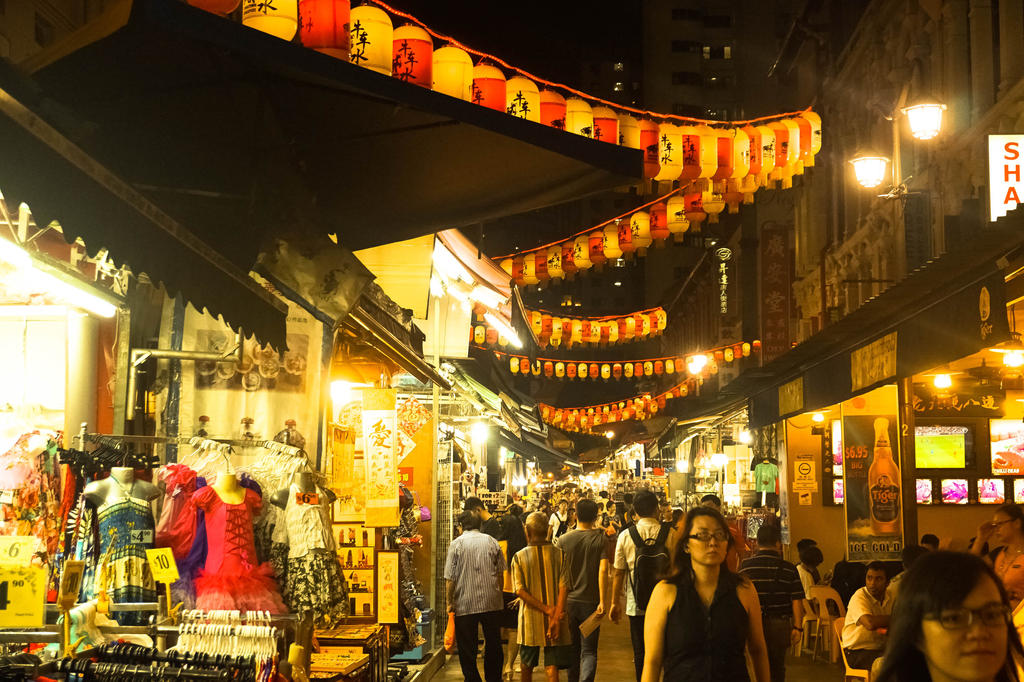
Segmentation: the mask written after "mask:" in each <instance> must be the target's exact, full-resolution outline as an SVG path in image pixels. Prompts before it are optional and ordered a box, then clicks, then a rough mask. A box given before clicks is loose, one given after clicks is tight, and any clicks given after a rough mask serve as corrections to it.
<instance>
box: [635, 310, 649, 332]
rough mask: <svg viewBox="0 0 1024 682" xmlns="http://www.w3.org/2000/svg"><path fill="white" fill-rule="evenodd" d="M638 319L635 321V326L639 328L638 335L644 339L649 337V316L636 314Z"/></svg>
mask: <svg viewBox="0 0 1024 682" xmlns="http://www.w3.org/2000/svg"><path fill="white" fill-rule="evenodd" d="M637 316H638V317H639V319H638V320H637V321H636V323H637V326H638V327H640V334H641V335H642V336H644V337H647V336H650V335H651V316H650V315H644V314H643V313H637Z"/></svg>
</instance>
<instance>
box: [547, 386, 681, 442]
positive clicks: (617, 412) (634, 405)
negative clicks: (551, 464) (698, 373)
mask: <svg viewBox="0 0 1024 682" xmlns="http://www.w3.org/2000/svg"><path fill="white" fill-rule="evenodd" d="M695 384H696V380H694V379H688V380H686V381H683V382H680V383H678V384H676V385H675V386H673V387H671V388H669V389H668V390H667V391H664V392H662V393H658V394H653V395H652V394H651V393H643V394H640V395H637V396H634V397H633V398H627V399H625V400H619V401H614V402H610V403H601V404H599V405H586V406H582V407H555V406H553V405H547V404H545V403H541V404H540V405H539V407H540V417H541V419H542V420H543V421H544V423H545V424H550V425H551V426H554V427H556V428H559V429H562V430H563V431H575V432H579V431H587V430H588V429H590V428H591V427H593V426H600V425H602V424H613V423H615V422H624V421H630V420H634V419H637V420H644V419H647V418H648V417H653V416H654V415H656V414H658V413H659V412H661V411H662V410H664V409H665V407H666V405H667V403H668V401H669V400H673V399H675V398H685V397H686V396H688V395H689V394H690V393H691V392H692V391H694V390H696V389H695Z"/></svg>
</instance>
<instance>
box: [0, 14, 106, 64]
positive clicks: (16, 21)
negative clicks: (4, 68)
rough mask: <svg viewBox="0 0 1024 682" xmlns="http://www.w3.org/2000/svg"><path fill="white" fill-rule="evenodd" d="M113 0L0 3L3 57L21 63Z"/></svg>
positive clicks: (1, 55)
mask: <svg viewBox="0 0 1024 682" xmlns="http://www.w3.org/2000/svg"><path fill="white" fill-rule="evenodd" d="M109 4H111V0H106V2H104V0H0V57H3V58H5V59H9V60H11V61H12V62H15V63H17V62H20V61H22V60H23V59H26V58H28V57H31V56H32V55H34V54H36V53H37V52H39V51H40V50H43V49H45V48H47V47H49V46H50V45H52V44H53V43H54V42H56V41H57V40H59V39H60V38H62V37H64V36H65V35H67V34H69V33H71V32H72V31H74V30H75V29H77V28H78V27H79V26H81V25H82V24H84V23H85V22H86V21H88V20H90V19H93V18H95V17H96V16H98V15H99V14H100V13H102V12H103V9H104V5H109Z"/></svg>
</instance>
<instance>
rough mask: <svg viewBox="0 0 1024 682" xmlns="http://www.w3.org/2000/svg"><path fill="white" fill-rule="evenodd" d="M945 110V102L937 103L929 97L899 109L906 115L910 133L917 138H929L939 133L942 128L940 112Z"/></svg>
mask: <svg viewBox="0 0 1024 682" xmlns="http://www.w3.org/2000/svg"><path fill="white" fill-rule="evenodd" d="M945 110H946V105H945V104H939V103H938V102H936V101H934V100H933V99H930V98H925V99H923V100H921V101H920V102H918V103H917V104H913V105H911V106H909V107H903V108H902V109H900V111H901V112H902V113H903V115H904V116H906V117H907V123H908V124H909V125H910V134H911V135H913V136H914V137H916V138H917V139H919V140H930V139H932V138H933V137H935V136H936V135H938V134H939V131H940V130H942V112H943V111H945Z"/></svg>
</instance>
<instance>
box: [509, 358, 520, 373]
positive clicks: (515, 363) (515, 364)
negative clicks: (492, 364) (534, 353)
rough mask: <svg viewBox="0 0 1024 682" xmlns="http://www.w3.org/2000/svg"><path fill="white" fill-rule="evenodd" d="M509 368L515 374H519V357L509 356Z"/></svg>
mask: <svg viewBox="0 0 1024 682" xmlns="http://www.w3.org/2000/svg"><path fill="white" fill-rule="evenodd" d="M508 369H509V371H510V372H512V373H513V374H519V358H509V360H508Z"/></svg>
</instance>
